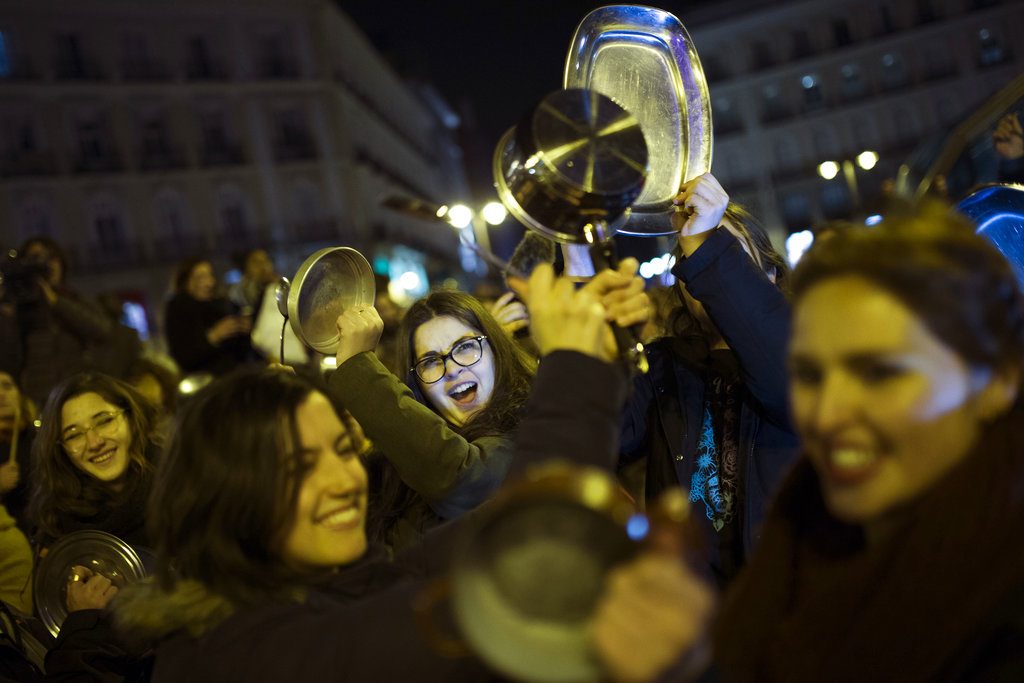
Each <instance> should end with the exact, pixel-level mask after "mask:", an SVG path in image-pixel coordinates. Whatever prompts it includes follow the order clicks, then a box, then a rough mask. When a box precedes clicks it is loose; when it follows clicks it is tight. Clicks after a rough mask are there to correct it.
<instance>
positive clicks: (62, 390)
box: [29, 372, 160, 538]
mask: <svg viewBox="0 0 1024 683" xmlns="http://www.w3.org/2000/svg"><path fill="white" fill-rule="evenodd" d="M89 393H95V394H99V395H100V396H101V397H102V398H103V400H104V401H106V402H107V403H110V404H112V405H115V406H117V407H118V408H120V409H121V410H123V411H124V419H125V420H126V421H127V423H128V431H129V433H130V434H131V442H130V444H129V446H128V469H127V470H126V472H125V475H124V476H125V482H124V486H123V487H122V489H121V491H122V492H127V491H131V490H132V489H133V488H134V486H135V485H136V484H137V483H138V481H139V480H140V479H141V478H143V477H144V476H146V475H148V474H149V472H150V470H151V469H152V463H151V461H150V459H151V458H152V457H153V454H154V452H155V451H156V449H157V448H158V446H159V445H160V444H159V442H160V436H159V432H158V430H157V412H156V408H155V407H154V406H153V405H152V404H151V403H150V402H149V401H147V400H146V399H145V398H143V397H142V395H141V394H139V392H137V391H136V390H135V389H134V388H132V387H131V385H129V384H127V383H125V382H122V381H121V380H119V379H114V378H113V377H110V376H109V375H104V374H101V373H98V372H83V373H80V374H78V375H74V376H72V377H69V378H68V379H66V380H64V381H63V382H61V383H60V384H58V385H57V386H56V387H54V389H53V391H51V392H50V396H49V398H47V400H46V405H45V406H44V408H43V413H42V417H41V420H42V426H41V427H40V429H39V434H38V435H37V436H36V439H35V441H34V443H33V445H32V461H33V463H34V467H35V470H34V472H33V477H34V484H33V487H34V488H33V492H32V502H31V504H30V508H29V509H30V517H31V519H32V520H33V522H34V523H35V524H36V525H37V527H38V531H39V532H40V534H41V535H42V536H43V537H50V538H55V537H58V536H60V535H62V534H63V533H64V532H65V530H64V529H61V528H60V522H59V519H60V517H61V516H62V515H71V516H75V517H82V518H88V517H92V516H94V515H95V514H97V513H98V512H99V511H100V510H101V509H103V508H105V507H110V506H112V505H116V504H117V501H119V500H121V499H122V494H121V493H119V492H117V491H115V490H114V489H113V488H112V487H111V486H110V485H109V484H108V483H106V482H102V481H99V480H98V479H96V478H94V477H91V476H89V475H88V474H86V473H85V472H82V471H81V470H80V469H78V468H77V467H75V465H74V464H73V463H72V462H71V459H70V458H69V457H68V455H67V453H65V451H64V446H63V445H62V444H61V432H62V429H63V420H62V416H61V413H62V411H63V409H64V404H65V403H67V402H68V401H69V400H70V399H72V398H75V397H76V396H81V395H82V394H89Z"/></svg>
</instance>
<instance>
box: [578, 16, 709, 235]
mask: <svg viewBox="0 0 1024 683" xmlns="http://www.w3.org/2000/svg"><path fill="white" fill-rule="evenodd" d="M563 85H564V87H565V88H586V89H588V90H596V91H597V92H600V93H602V94H604V95H607V96H608V97H610V98H612V99H613V100H615V102H617V103H618V104H619V105H620V106H622V107H623V108H625V109H626V110H627V111H628V112H630V113H631V114H632V115H633V116H634V117H636V119H637V121H639V123H640V127H641V128H642V129H643V132H644V136H645V137H646V138H647V149H648V150H649V153H650V168H649V171H648V174H647V182H646V183H645V185H644V188H643V191H642V192H641V193H640V196H639V197H638V198H637V200H636V201H635V202H634V203H633V207H632V209H631V211H630V214H629V216H628V218H627V219H626V221H625V224H624V225H622V226H621V227H619V229H618V231H619V232H621V233H623V234H627V235H666V234H671V233H673V232H675V231H674V230H673V229H672V226H671V224H670V221H669V218H668V215H667V214H669V213H671V210H672V198H673V197H674V196H675V195H676V194H677V192H678V190H679V186H680V184H682V182H683V181H685V180H689V179H691V178H694V177H696V176H698V175H701V174H702V173H707V172H708V171H710V170H711V153H712V147H713V136H712V125H711V100H710V97H709V95H708V86H707V81H706V79H705V78H704V69H703V67H702V66H701V63H700V58H699V57H698V56H697V51H696V49H695V48H694V46H693V41H692V40H691V39H690V35H689V34H688V33H687V31H686V29H685V28H684V27H683V25H682V23H681V22H680V21H679V20H678V19H677V18H676V17H675V16H673V15H672V14H670V13H669V12H666V11H664V10H660V9H656V8H654V7H644V6H640V5H610V6H607V7H601V8H599V9H596V10H594V11H593V12H591V13H590V14H588V15H587V16H586V17H584V18H583V21H582V22H580V25H579V26H578V27H577V29H576V34H575V36H574V37H573V40H572V43H571V44H570V47H569V54H568V57H567V58H566V62H565V75H564V78H563Z"/></svg>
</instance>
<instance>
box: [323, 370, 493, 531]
mask: <svg viewBox="0 0 1024 683" xmlns="http://www.w3.org/2000/svg"><path fill="white" fill-rule="evenodd" d="M328 386H329V388H330V390H331V392H332V393H333V394H334V396H335V398H336V399H338V400H339V401H340V402H341V403H342V405H344V406H345V407H346V408H347V409H348V410H349V412H351V413H352V415H353V416H354V417H355V418H356V420H358V421H359V424H360V425H361V426H362V428H363V431H364V432H365V433H366V436H367V437H368V438H369V439H370V440H371V441H373V444H374V446H375V447H376V448H377V450H379V451H380V452H381V453H382V454H383V455H384V456H385V457H386V458H387V459H388V460H390V461H391V463H392V464H393V465H394V466H395V469H396V470H397V471H398V474H399V476H401V478H402V480H403V481H404V482H405V483H406V484H407V485H408V486H409V487H410V488H412V489H413V490H414V491H416V492H417V493H419V494H420V495H421V496H423V497H424V499H426V500H427V501H428V502H429V503H430V506H431V507H432V508H433V509H434V511H435V512H436V513H437V514H438V515H440V516H441V517H443V518H446V519H450V518H453V517H458V516H459V515H461V514H462V513H464V512H468V511H469V510H472V509H473V508H475V507H476V506H477V505H479V504H480V503H482V502H484V501H485V500H486V499H487V498H488V497H489V496H490V494H491V493H493V492H494V491H495V489H497V488H498V486H500V485H501V482H502V481H504V479H505V476H506V474H508V469H509V465H510V464H511V461H512V441H511V439H510V438H505V437H498V436H495V437H482V438H479V439H477V440H475V441H472V442H470V441H467V440H466V439H464V438H462V437H461V436H459V434H457V433H456V432H455V431H453V430H452V429H451V427H449V426H448V423H447V422H446V421H445V420H444V418H442V417H441V416H439V415H438V414H437V413H435V412H433V411H432V410H430V409H429V408H427V407H426V406H424V405H423V404H422V403H420V402H419V401H417V400H416V398H415V397H414V396H413V394H412V391H410V390H409V387H407V386H406V385H405V384H404V383H403V382H402V381H401V380H399V379H398V378H397V377H395V375H394V374H392V373H391V372H389V371H388V369H387V368H385V367H384V365H383V364H382V363H381V362H380V361H379V360H378V359H377V356H376V355H375V354H373V353H360V354H358V355H356V356H353V357H352V358H350V359H348V360H347V361H345V362H344V363H342V364H341V366H340V367H338V369H337V370H336V371H335V372H334V373H333V374H332V375H331V376H330V378H329V379H328Z"/></svg>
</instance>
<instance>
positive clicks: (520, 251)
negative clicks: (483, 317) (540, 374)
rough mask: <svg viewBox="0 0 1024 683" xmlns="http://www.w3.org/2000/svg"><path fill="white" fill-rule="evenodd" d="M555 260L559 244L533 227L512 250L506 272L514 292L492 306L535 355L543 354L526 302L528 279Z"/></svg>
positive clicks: (495, 315)
mask: <svg viewBox="0 0 1024 683" xmlns="http://www.w3.org/2000/svg"><path fill="white" fill-rule="evenodd" d="M554 262H555V243H554V242H553V241H552V240H549V239H548V238H547V237H544V236H543V235H540V234H538V233H536V232H533V231H532V230H527V231H526V234H524V235H523V239H522V240H520V242H519V244H518V245H517V246H516V248H515V251H513V252H512V257H511V258H510V259H509V262H508V269H507V270H506V271H505V273H504V276H505V285H506V286H507V287H508V289H509V290H510V291H508V292H506V293H505V294H503V295H502V296H501V297H499V298H498V300H497V301H495V302H494V303H493V304H492V305H491V309H490V310H491V315H493V316H494V318H495V320H497V321H498V322H499V323H500V324H501V326H502V328H503V329H504V330H505V331H506V332H507V333H508V334H510V335H512V337H513V338H514V339H515V340H516V342H518V343H519V345H520V346H522V347H523V348H524V349H525V350H526V351H527V353H529V354H530V355H531V356H533V357H534V358H538V357H539V356H540V354H539V352H538V350H537V345H536V344H534V343H533V340H532V339H531V338H530V315H529V313H528V312H527V310H526V306H525V305H524V303H523V297H524V295H525V292H526V280H525V279H524V278H529V277H530V273H532V272H533V269H534V268H536V267H537V265H538V264H541V263H548V264H553V263H554Z"/></svg>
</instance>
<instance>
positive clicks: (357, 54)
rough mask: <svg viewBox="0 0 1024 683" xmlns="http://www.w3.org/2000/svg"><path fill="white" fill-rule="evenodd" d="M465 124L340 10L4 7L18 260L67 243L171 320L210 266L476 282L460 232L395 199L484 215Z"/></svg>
mask: <svg viewBox="0 0 1024 683" xmlns="http://www.w3.org/2000/svg"><path fill="white" fill-rule="evenodd" d="M457 125H458V120H457V119H456V118H455V117H454V115H453V114H452V113H451V112H450V111H448V110H447V109H446V108H445V105H444V103H443V102H442V101H441V100H440V98H439V97H437V96H436V93H432V92H425V93H424V92H419V91H417V90H415V89H414V88H413V87H412V86H410V85H408V84H407V83H405V82H403V81H402V80H401V79H400V78H399V77H398V76H397V75H396V74H395V73H394V72H393V71H392V69H391V68H390V67H389V66H388V65H387V64H386V62H385V61H384V60H383V58H382V57H381V56H380V55H379V54H378V53H377V52H376V51H375V50H374V48H373V47H372V46H371V45H370V43H369V41H368V40H367V39H366V38H365V36H364V35H363V34H362V33H361V32H360V31H359V29H358V28H357V27H356V26H355V25H354V24H353V23H352V22H351V20H350V19H349V18H348V17H347V16H346V15H345V14H344V13H342V12H341V11H339V10H338V9H337V7H336V5H335V3H333V2H330V1H329V0H177V1H176V2H174V3H151V2H139V1H138V0H83V2H77V3H66V2H61V1H60V0H33V2H31V3H26V2H22V1H21V0H0V244H3V245H4V246H5V247H10V246H13V245H17V244H18V243H20V242H21V241H22V240H24V239H25V238H27V237H30V236H33V235H40V234H41V235H48V236H51V237H53V238H54V239H55V240H57V242H58V243H60V244H61V245H62V246H65V247H66V248H67V249H68V251H69V253H70V255H71V258H72V268H73V279H74V281H75V284H76V285H77V286H78V287H80V288H81V289H83V290H85V291H88V292H93V293H97V292H100V291H111V290H117V291H121V292H132V293H134V294H133V295H136V294H137V295H138V296H140V297H142V298H144V299H145V302H146V303H147V304H148V306H147V307H148V308H149V309H150V310H151V312H159V310H160V309H162V297H163V296H164V293H165V292H166V290H167V285H168V279H169V273H170V270H171V268H172V267H173V264H174V263H175V262H176V261H178V260H180V259H182V258H184V257H186V256H189V255H193V254H198V255H206V256H210V257H212V258H213V259H214V261H215V262H216V263H219V264H225V263H226V261H227V257H228V256H229V255H230V254H232V253H236V252H238V251H240V250H243V249H245V248H248V247H265V248H267V249H268V251H270V252H271V253H272V254H274V255H275V256H276V259H277V261H278V266H279V267H280V268H281V270H282V272H285V273H289V272H294V269H295V267H296V266H297V264H298V263H299V262H301V260H302V259H303V258H304V257H305V256H306V255H308V254H309V253H310V252H311V251H312V250H313V249H314V248H316V247H317V246H320V245H323V244H345V245H350V246H354V247H356V248H359V249H360V250H362V251H363V253H364V254H366V255H367V258H371V259H373V258H374V257H375V256H376V257H377V258H378V259H379V258H384V259H385V260H386V259H387V251H388V249H390V248H391V247H392V246H393V245H404V246H406V247H409V248H411V249H412V250H413V251H414V252H418V253H420V254H423V255H424V260H425V261H426V262H428V263H429V264H430V265H432V266H434V267H436V268H441V269H443V268H444V267H445V264H446V263H449V262H450V263H451V264H452V267H453V268H456V267H457V265H456V264H457V263H458V254H457V252H458V241H457V237H456V236H455V235H454V233H453V231H451V230H447V229H444V227H443V226H442V227H437V226H435V225H433V224H429V223H424V222H422V221H421V220H417V219H416V218H413V217H409V216H406V215H402V214H397V213H395V212H392V211H389V210H387V209H384V208H382V207H381V206H380V199H381V198H382V197H383V196H385V195H388V194H401V195H408V196H414V197H419V198H425V199H429V200H431V201H434V202H436V203H450V202H452V201H455V200H460V199H464V198H466V196H467V194H468V190H467V188H466V183H465V179H464V174H463V171H462V163H461V152H460V150H459V148H458V146H457V145H456V144H455V142H454V128H455V127H456V126H457Z"/></svg>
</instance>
